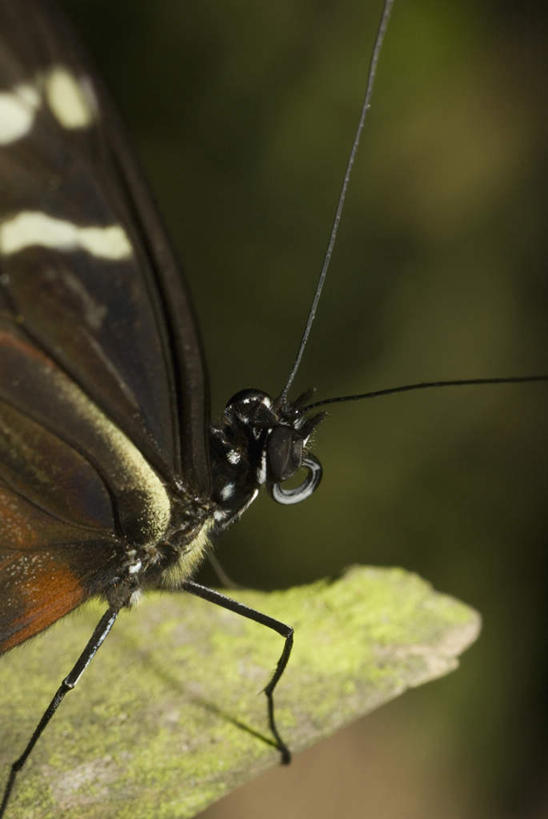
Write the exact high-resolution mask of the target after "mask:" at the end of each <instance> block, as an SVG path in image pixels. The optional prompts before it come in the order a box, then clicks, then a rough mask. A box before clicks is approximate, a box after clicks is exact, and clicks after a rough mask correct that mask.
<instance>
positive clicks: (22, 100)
mask: <svg viewBox="0 0 548 819" xmlns="http://www.w3.org/2000/svg"><path fill="white" fill-rule="evenodd" d="M39 106H40V95H39V93H38V91H37V90H36V88H34V87H33V86H32V85H29V84H27V83H21V84H20V85H16V86H14V88H13V90H12V91H4V92H2V93H1V94H0V145H9V144H10V143H11V142H17V140H18V139H21V138H22V137H24V136H25V135H26V134H28V133H29V132H30V130H31V129H32V126H33V125H34V117H35V116H36V111H37V109H38V108H39Z"/></svg>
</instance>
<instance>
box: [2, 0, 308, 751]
mask: <svg viewBox="0 0 548 819" xmlns="http://www.w3.org/2000/svg"><path fill="white" fill-rule="evenodd" d="M12 5H13V4H10V3H7V2H5V3H4V4H2V5H1V6H0V8H1V9H2V14H3V15H6V17H5V20H4V21H3V22H4V23H5V24H4V25H3V26H2V30H4V31H8V30H9V31H10V40H9V42H7V43H6V45H5V46H4V47H3V49H2V56H3V58H5V66H4V65H2V76H3V77H5V85H4V86H3V91H4V97H3V99H2V104H3V105H4V113H6V112H7V114H8V116H7V117H5V118H4V120H3V122H5V123H6V125H5V126H4V134H3V142H4V150H5V154H4V156H5V160H4V161H5V163H6V167H7V168H9V174H7V173H6V178H7V179H9V186H8V188H7V195H6V197H5V198H4V203H6V205H7V207H6V210H5V212H3V213H2V227H1V235H0V249H1V253H2V274H1V275H2V279H1V284H2V291H1V293H2V296H1V297H2V302H1V303H0V304H1V309H2V313H1V315H2V320H3V323H4V334H3V338H4V345H3V348H2V349H3V350H4V353H3V355H4V359H3V365H2V372H3V378H4V380H3V382H2V387H0V389H3V392H2V394H1V396H0V397H1V399H2V401H3V414H2V421H3V442H4V451H3V453H2V456H3V457H2V469H3V472H2V488H3V498H4V501H3V507H2V509H3V521H4V525H5V534H6V536H7V535H9V542H8V541H7V540H6V542H5V543H3V544H1V545H2V549H3V554H2V560H3V563H2V564H0V570H2V568H3V570H2V575H1V576H2V578H3V581H4V583H5V584H6V585H5V587H4V589H3V600H4V601H5V603H4V605H3V608H2V612H1V623H2V627H3V629H4V631H3V642H2V648H3V649H4V650H8V649H9V648H11V647H13V646H14V645H16V644H18V643H20V642H22V641H24V640H26V639H28V638H29V637H32V636H33V635H34V634H36V633H38V632H39V631H40V630H42V629H43V628H45V627H47V625H49V624H50V623H51V622H54V620H56V619H58V618H59V617H61V616H63V615H64V614H65V613H67V612H68V611H70V610H72V609H73V608H74V607H75V606H77V605H79V604H80V603H81V602H83V600H85V599H87V598H88V597H89V596H92V595H95V594H98V593H102V594H105V595H106V597H107V600H108V602H109V604H110V605H109V610H108V611H107V613H106V614H105V617H104V618H103V619H102V620H101V622H100V623H99V625H98V629H97V631H96V633H95V635H94V636H93V638H92V641H91V642H90V645H89V646H88V649H87V650H86V652H84V654H83V656H82V659H81V661H79V663H78V664H77V666H76V667H75V669H74V671H73V673H72V677H70V680H69V682H70V684H71V685H72V684H73V683H74V682H75V681H77V679H78V678H79V676H80V674H81V673H82V671H83V670H84V668H85V667H86V665H87V663H88V661H89V660H90V659H91V657H92V656H93V654H94V653H95V651H96V650H97V648H98V647H99V645H100V644H101V643H102V640H103V639H104V638H105V636H106V635H107V634H108V631H109V630H110V628H111V627H112V625H113V622H114V619H115V617H116V613H117V611H118V610H119V608H120V607H123V606H125V605H127V604H128V603H129V602H131V601H132V600H133V599H134V597H135V596H136V595H137V593H138V592H139V591H140V590H141V589H142V588H145V589H146V588H147V587H150V588H153V587H156V586H157V585H158V583H160V582H164V583H165V582H171V583H177V582H183V583H184V584H185V587H186V588H187V590H188V591H193V592H195V593H196V594H201V595H204V596H206V598H207V599H210V600H212V601H213V602H219V603H221V604H224V603H223V601H222V599H221V596H220V595H218V594H216V593H215V592H213V591H211V590H207V591H204V590H203V587H199V586H198V585H196V584H191V581H190V580H189V579H186V578H189V577H190V574H191V572H192V570H193V568H194V566H195V564H196V563H197V562H198V560H199V558H200V557H201V556H202V553H203V549H204V546H205V541H206V538H207V537H208V536H212V535H214V534H215V533H217V532H221V531H222V530H223V529H224V528H226V527H227V526H228V525H229V524H230V523H232V522H233V521H234V520H235V519H237V518H238V517H239V515H240V514H241V512H242V511H243V510H244V509H245V508H246V506H247V505H249V503H251V501H252V500H253V499H254V497H255V495H256V490H257V487H258V486H259V485H263V484H267V485H268V486H269V487H270V488H271V491H272V493H273V495H274V497H275V499H277V500H280V501H281V502H290V500H296V499H301V498H304V497H305V496H307V495H308V494H309V493H311V492H312V491H313V490H314V489H315V488H316V487H317V485H318V482H319V477H320V475H321V472H320V467H319V464H318V462H317V461H316V459H315V458H314V457H313V456H312V455H311V454H310V453H308V452H307V451H306V445H307V442H308V440H309V437H310V434H311V433H312V431H313V430H314V428H315V426H316V424H317V423H319V421H320V420H321V418H320V416H319V415H315V416H314V415H312V416H311V417H305V415H303V413H302V412H301V409H302V408H301V406H300V405H299V404H298V403H297V404H295V403H293V404H290V405H289V404H288V405H287V406H285V405H284V402H281V403H280V404H279V405H277V404H276V401H273V400H272V399H270V398H269V397H268V396H266V394H263V393H259V392H258V391H251V392H247V391H246V392H240V393H237V394H236V395H235V396H234V398H233V399H232V400H231V401H230V402H229V404H228V408H227V412H226V414H225V416H224V419H223V423H222V424H221V425H220V426H218V427H213V428H212V429H211V432H210V431H209V430H210V426H209V415H208V402H207V393H208V384H207V379H206V377H205V367H204V363H203V355H202V352H201V344H200V340H199V333H198V330H197V327H196V321H195V318H194V315H193V311H192V307H191V305H190V301H189V297H188V294H187V292H186V289H185V285H184V283H183V280H182V278H181V276H180V273H179V270H178V266H177V263H176V261H175V259H174V257H173V255H172V252H171V250H170V248H169V245H168V244H167V241H166V239H165V235H164V232H163V229H162V227H161V225H160V224H159V222H158V217H157V216H156V213H155V211H154V210H153V209H152V208H151V206H150V202H149V198H148V194H147V192H146V190H145V189H144V187H143V184H142V182H141V178H140V175H139V173H138V170H137V169H136V168H135V166H134V164H133V160H132V158H131V152H130V151H129V149H128V147H127V144H126V142H125V139H124V137H123V129H122V128H121V127H120V125H119V123H118V120H117V115H116V113H115V111H114V110H113V108H112V106H111V105H110V103H109V100H108V97H107V96H106V94H105V93H104V91H103V90H102V88H101V86H100V84H99V82H98V81H97V80H95V79H92V78H91V72H90V71H89V70H88V69H87V67H86V62H85V58H83V57H82V55H81V53H80V51H79V48H78V46H77V45H76V41H75V40H74V38H73V36H72V34H71V33H70V32H69V31H68V30H66V29H65V27H64V23H63V21H62V19H61V18H57V17H56V16H54V15H55V12H54V11H53V9H52V8H51V7H50V6H49V5H48V4H38V3H36V4H35V3H33V2H30V0H28V1H27V2H26V5H27V6H28V11H29V15H28V17H27V16H26V15H25V16H24V17H25V19H24V20H23V19H22V15H21V11H20V7H19V8H18V9H13V8H12ZM33 31H35V32H36V37H33V36H32V34H33ZM12 32H13V33H12ZM59 54H62V55H63V60H62V62H59V61H58V59H57V55H59ZM19 55H21V56H19ZM67 101H68V102H67ZM0 110H1V109H0ZM37 179H42V180H44V181H43V186H44V187H43V194H42V195H41V197H40V200H39V205H40V206H39V207H38V206H35V207H32V208H30V207H28V202H29V201H31V200H32V201H35V199H33V197H32V196H31V194H33V193H34V191H35V190H36V180H37ZM40 190H42V187H41V186H40ZM37 292H39V294H40V299H39V300H38V299H37V298H36V294H37ZM307 400H308V401H309V400H310V399H307ZM273 429H274V433H273V432H272V430H273ZM29 442H32V448H31V447H29ZM242 462H244V463H245V464H246V470H242ZM303 464H304V466H305V467H306V469H307V470H308V473H307V477H306V479H305V481H304V483H303V484H302V485H301V486H300V487H299V488H298V489H297V490H295V489H293V490H285V489H284V488H283V486H282V484H283V481H284V480H285V479H286V478H288V477H290V476H291V475H292V474H293V473H294V472H296V471H297V469H298V468H299V467H300V466H301V465H303ZM291 493H293V494H291ZM53 588H54V589H55V591H56V594H55V597H54V596H53V594H52V589H53ZM233 609H234V610H238V607H237V606H236V605H234V606H233ZM242 613H245V612H243V611H242ZM247 614H249V612H247ZM266 620H268V618H266V617H263V619H262V622H265V621H266ZM267 624H268V623H267ZM272 625H274V626H275V627H276V628H279V629H280V630H281V631H282V633H283V635H284V636H285V637H286V640H287V641H288V642H287V643H286V646H290V642H289V641H290V639H291V633H290V632H291V630H290V629H289V628H288V627H287V628H286V627H284V626H283V624H279V623H278V624H272ZM286 654H288V649H286ZM284 659H287V657H286V656H284ZM276 681H277V678H276V679H274V683H275V682H276ZM271 727H272V729H273V732H274V735H275V737H276V738H277V740H278V743H279V746H280V748H281V750H282V753H287V749H286V748H285V745H284V743H283V741H282V740H281V738H280V737H279V735H277V730H276V727H275V722H274V720H273V718H272V719H271Z"/></svg>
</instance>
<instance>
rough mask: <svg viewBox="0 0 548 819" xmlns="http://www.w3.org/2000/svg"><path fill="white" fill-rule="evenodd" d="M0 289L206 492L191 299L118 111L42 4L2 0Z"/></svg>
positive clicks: (44, 340)
mask: <svg viewBox="0 0 548 819" xmlns="http://www.w3.org/2000/svg"><path fill="white" fill-rule="evenodd" d="M0 291H1V292H2V294H3V295H2V296H0V298H1V301H0V310H1V315H2V319H3V323H4V325H5V326H6V325H8V324H9V323H10V322H11V323H12V324H13V325H14V326H15V325H16V326H17V328H18V330H19V331H21V332H23V333H25V334H26V335H27V337H28V339H29V340H32V342H33V344H34V345H35V346H36V347H37V348H38V349H40V350H41V351H43V352H44V353H45V354H47V355H48V356H49V357H50V358H51V359H52V360H54V361H55V362H56V363H57V365H58V366H59V367H60V368H61V369H62V370H63V371H64V372H65V373H66V374H67V375H68V376H70V378H71V379H72V380H73V381H74V382H75V383H76V384H77V385H78V386H79V387H80V388H81V389H82V390H83V391H84V392H85V393H86V395H88V396H89V397H90V398H91V399H92V400H93V402H94V403H95V404H96V405H97V406H98V407H100V409H101V410H102V412H103V413H104V414H105V415H106V416H107V417H108V418H110V419H111V420H112V421H114V422H115V423H116V424H117V425H118V426H119V427H120V428H121V429H122V430H123V431H124V433H125V434H126V435H127V436H128V437H129V438H130V439H131V441H132V442H133V443H134V444H135V445H136V446H137V447H138V449H139V450H140V451H141V452H143V454H144V455H145V457H146V458H147V460H148V461H149V462H150V463H151V464H153V465H154V467H155V469H156V470H157V471H159V472H160V473H161V474H163V475H164V476H165V477H166V478H168V479H169V477H170V476H172V475H177V476H179V477H180V478H181V479H182V480H183V481H184V483H185V484H186V485H187V486H188V487H189V489H191V490H193V491H200V492H203V493H207V491H208V488H209V468H208V460H207V450H206V444H205V430H206V426H207V421H208V408H207V397H206V381H205V375H204V367H203V361H202V355H201V352H200V346H199V342H198V336H197V332H196V327H195V322H194V318H193V315H192V310H191V307H190V304H189V300H188V296H187V293H186V290H185V288H184V284H183V281H182V278H181V275H180V273H179V271H178V270H177V266H176V264H175V261H174V258H173V255H172V253H171V250H170V248H169V246H168V244H167V242H166V240H165V236H164V233H163V231H162V229H161V226H160V224H159V221H158V218H157V216H156V213H155V210H154V208H153V207H152V205H151V204H150V200H149V198H148V195H147V192H146V190H145V188H144V186H143V184H142V182H141V181H140V177H139V174H138V172H137V170H136V168H135V164H134V162H133V160H132V158H131V156H130V153H129V151H128V149H127V145H126V143H125V139H124V136H123V133H122V129H121V128H120V125H119V122H118V120H117V118H116V115H115V113H114V112H113V110H112V108H111V105H110V103H109V101H108V99H107V97H106V95H105V94H104V92H103V90H102V89H101V88H100V87H99V84H98V83H97V81H96V80H95V79H94V77H93V75H92V72H91V70H90V68H89V65H88V64H87V62H86V60H85V58H84V57H83V56H82V54H81V52H80V50H79V48H78V46H77V44H76V40H75V38H74V35H73V33H72V31H71V30H70V29H69V28H68V27H67V26H66V23H65V21H64V18H62V17H61V15H59V14H58V13H57V11H56V10H55V9H54V8H53V7H52V6H51V5H50V3H48V2H44V0H18V2H16V3H15V2H13V0H0ZM0 366H1V362H0ZM1 378H2V374H1V371H0V379H1Z"/></svg>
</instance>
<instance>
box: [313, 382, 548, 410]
mask: <svg viewBox="0 0 548 819" xmlns="http://www.w3.org/2000/svg"><path fill="white" fill-rule="evenodd" d="M524 381H548V375H509V376H506V377H503V378H457V379H455V380H452V381H419V382H418V383H416V384H403V385H401V386H399V387H387V388H386V389H384V390H372V391H371V392H362V393H357V394H356V395H339V396H337V397H335V398H324V399H323V400H322V401H314V403H312V404H307V406H305V407H302V408H301V409H302V411H303V412H308V410H311V409H316V407H325V405H326V404H340V403H342V402H344V401H362V400H363V399H365V398H379V397H380V396H381V395H394V394H395V393H397V392H411V391H412V390H430V389H436V388H438V387H474V386H477V385H478V384H522V383H523V382H524Z"/></svg>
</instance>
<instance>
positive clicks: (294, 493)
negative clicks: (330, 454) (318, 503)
mask: <svg viewBox="0 0 548 819" xmlns="http://www.w3.org/2000/svg"><path fill="white" fill-rule="evenodd" d="M302 466H304V468H305V469H307V470H308V475H307V476H306V478H305V479H304V481H303V482H302V483H301V484H299V486H296V487H295V488H294V489H284V488H283V487H282V485H281V483H273V484H272V486H271V487H270V493H271V495H272V497H273V498H274V500H275V501H276V502H277V503H284V504H286V505H290V504H292V503H300V502H301V501H303V500H306V498H308V497H310V495H311V494H312V493H313V492H315V491H316V489H317V488H318V486H319V484H320V481H321V479H322V472H323V470H322V465H321V463H320V462H319V461H318V459H317V458H315V457H314V456H313V455H305V456H304V457H303V460H302Z"/></svg>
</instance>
